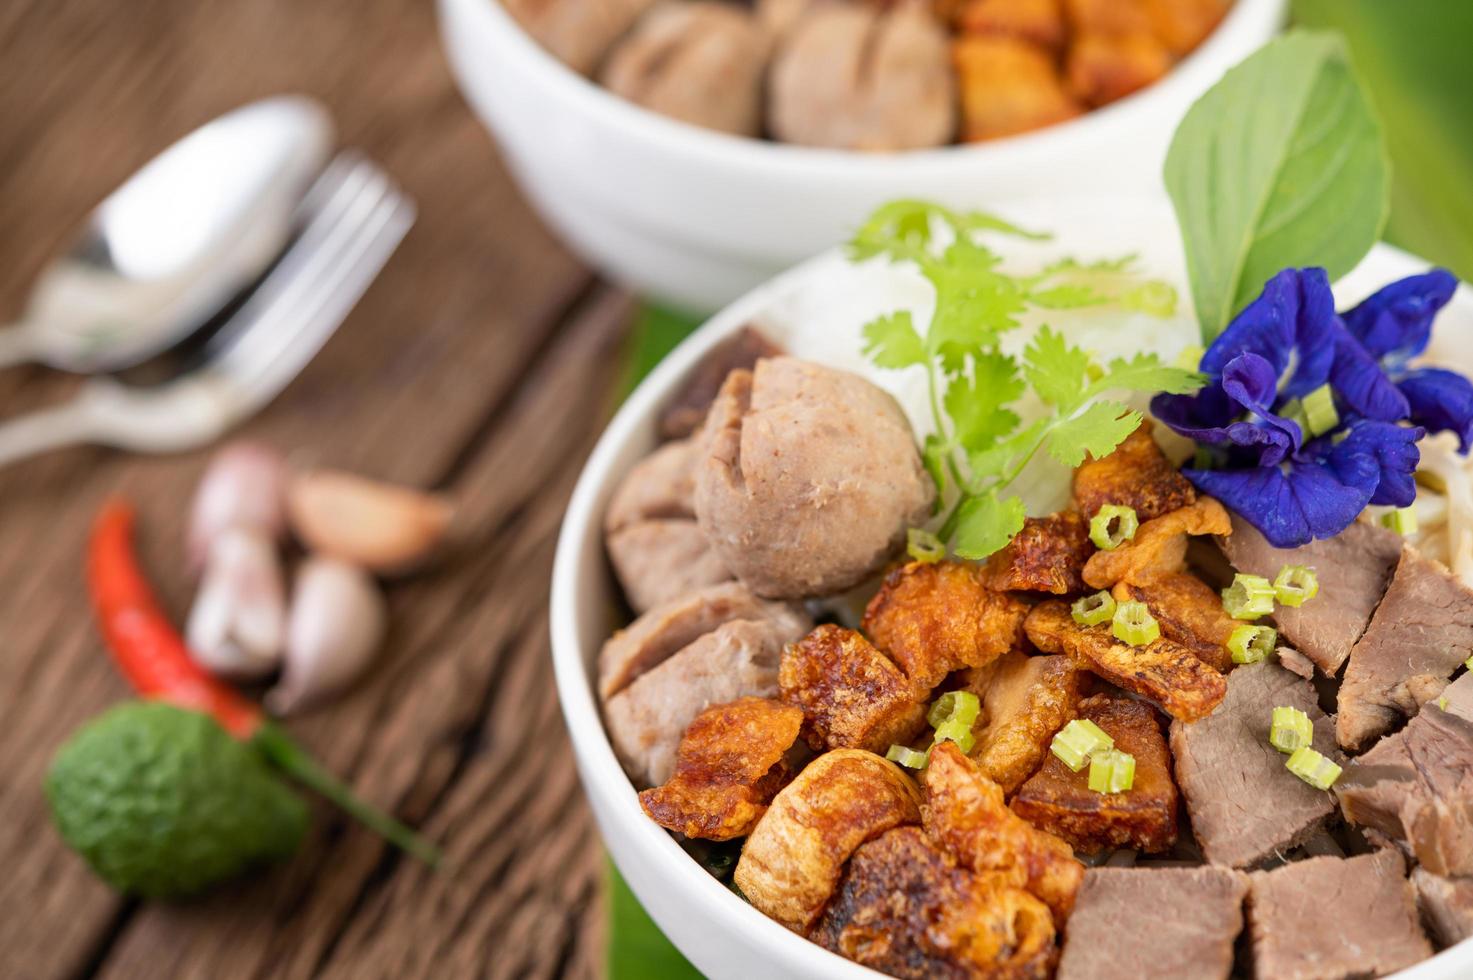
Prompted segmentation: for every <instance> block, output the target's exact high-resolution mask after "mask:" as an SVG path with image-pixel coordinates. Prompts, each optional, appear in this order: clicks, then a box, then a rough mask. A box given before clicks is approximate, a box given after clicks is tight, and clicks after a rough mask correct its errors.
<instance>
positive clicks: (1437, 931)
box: [1412, 868, 1473, 946]
mask: <svg viewBox="0 0 1473 980" xmlns="http://www.w3.org/2000/svg"><path fill="white" fill-rule="evenodd" d="M1412 887H1413V888H1415V889H1416V890H1417V904H1418V905H1420V906H1421V907H1422V918H1423V920H1424V921H1425V922H1426V923H1427V927H1428V928H1429V929H1431V930H1432V936H1433V938H1434V939H1436V940H1437V942H1438V944H1439V945H1441V946H1452V945H1454V944H1456V943H1460V942H1462V941H1463V940H1464V939H1467V938H1468V937H1469V936H1473V878H1444V877H1442V876H1441V875H1435V874H1433V873H1432V872H1430V871H1428V870H1427V869H1426V868H1417V869H1416V870H1415V871H1413V872H1412Z"/></svg>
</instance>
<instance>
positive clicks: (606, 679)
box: [598, 582, 813, 700]
mask: <svg viewBox="0 0 1473 980" xmlns="http://www.w3.org/2000/svg"><path fill="white" fill-rule="evenodd" d="M734 619H758V620H760V619H770V620H772V621H773V622H774V623H776V624H777V625H778V626H779V627H781V628H782V630H783V632H785V633H791V634H792V635H794V636H802V635H803V633H804V632H806V631H807V630H808V629H809V628H810V627H811V626H812V625H813V621H812V620H811V619H809V618H808V614H807V613H806V612H804V611H803V609H802V607H800V606H796V605H793V604H791V603H786V602H769V601H767V600H765V599H759V598H757V597H756V596H754V595H753V594H752V593H751V592H749V591H748V590H747V589H746V587H745V586H743V585H742V584H741V583H740V582H724V583H722V584H720V585H713V586H711V587H709V588H705V589H700V590H698V591H696V592H690V593H687V594H686V595H683V596H681V597H679V598H677V599H672V600H670V601H669V602H666V603H662V604H660V605H658V606H656V607H654V608H653V609H651V610H649V611H648V612H646V613H645V614H644V615H642V616H640V617H639V618H638V619H636V620H635V621H634V622H632V623H630V624H629V625H628V626H627V627H625V628H624V629H622V630H619V631H618V632H617V633H615V634H614V635H613V636H611V637H609V638H608V639H607V640H605V641H604V645H603V649H601V650H600V651H599V653H598V693H599V696H600V697H602V698H603V699H604V700H608V699H609V698H610V697H612V696H613V695H615V694H617V693H619V692H620V691H622V690H623V689H624V688H625V687H627V686H628V685H629V682H630V681H632V680H634V679H635V678H636V677H638V676H639V675H640V674H643V673H644V672H645V671H647V670H649V669H651V668H652V667H656V666H659V665H660V664H661V663H663V662H664V661H665V660H667V659H668V658H670V657H671V656H673V655H674V654H676V653H678V652H679V651H680V650H683V649H684V648H685V647H687V646H689V645H690V644H691V643H694V642H695V641H696V640H698V639H700V638H701V637H702V636H704V635H706V634H707V633H709V632H711V631H712V630H714V629H715V628H716V627H718V626H720V625H721V624H723V623H729V622H731V621H732V620H734Z"/></svg>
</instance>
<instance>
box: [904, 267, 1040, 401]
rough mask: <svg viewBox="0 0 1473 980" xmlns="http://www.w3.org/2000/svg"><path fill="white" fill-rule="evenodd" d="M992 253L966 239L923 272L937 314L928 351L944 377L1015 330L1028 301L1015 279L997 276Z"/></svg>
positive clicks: (1001, 274)
mask: <svg viewBox="0 0 1473 980" xmlns="http://www.w3.org/2000/svg"><path fill="white" fill-rule="evenodd" d="M1001 262H1002V260H1001V259H1000V258H999V257H998V255H997V253H996V252H993V251H992V250H991V249H989V248H987V247H986V246H985V245H979V244H977V243H976V242H973V241H971V240H970V239H966V238H959V239H957V240H956V241H954V242H952V243H951V245H949V246H948V247H947V249H946V251H945V252H944V253H942V255H941V257H940V258H939V259H937V260H936V261H935V262H934V263H932V264H931V265H930V267H929V268H925V269H923V270H922V271H923V272H924V273H925V275H926V278H927V279H929V280H930V281H931V285H932V286H933V287H934V288H935V290H936V312H935V313H934V314H933V315H932V317H931V327H930V329H929V330H927V331H926V346H927V347H928V349H929V350H930V351H931V353H932V354H934V355H936V356H938V357H940V358H941V359H942V364H943V366H944V367H945V369H946V371H947V372H948V373H952V374H954V373H956V372H958V371H960V370H961V368H962V365H963V364H964V362H965V360H966V358H967V357H969V356H970V357H975V356H977V355H979V354H981V353H982V352H984V351H986V350H987V349H989V348H991V347H993V346H995V345H996V344H997V339H998V335H999V334H1001V333H1004V332H1006V331H1008V330H1011V329H1013V328H1014V327H1016V326H1017V325H1018V316H1019V314H1021V313H1022V312H1023V310H1024V308H1025V307H1026V305H1027V303H1026V298H1025V296H1024V294H1023V291H1022V290H1021V289H1020V288H1019V286H1018V283H1017V280H1015V279H1013V278H1012V277H1011V276H1008V275H1005V274H1003V273H1001V272H999V271H998V266H999V265H1000V264H1001Z"/></svg>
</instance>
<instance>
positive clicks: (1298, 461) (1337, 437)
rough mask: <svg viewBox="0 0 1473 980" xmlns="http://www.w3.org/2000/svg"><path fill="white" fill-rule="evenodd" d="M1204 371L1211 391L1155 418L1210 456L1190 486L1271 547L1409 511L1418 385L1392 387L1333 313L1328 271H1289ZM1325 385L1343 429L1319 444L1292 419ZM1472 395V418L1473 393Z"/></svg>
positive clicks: (1168, 398)
mask: <svg viewBox="0 0 1473 980" xmlns="http://www.w3.org/2000/svg"><path fill="white" fill-rule="evenodd" d="M1387 306H1388V308H1390V307H1391V306H1392V304H1390V303H1388V304H1387ZM1403 309H1404V304H1403V305H1402V306H1396V307H1395V310H1396V311H1397V312H1398V313H1400V312H1402V311H1403ZM1363 322H1369V321H1363ZM1372 326H1375V325H1374V324H1373V325H1372ZM1375 328H1376V329H1377V330H1378V331H1379V332H1380V333H1381V334H1390V333H1391V332H1392V331H1391V330H1390V329H1389V328H1387V327H1385V326H1384V325H1381V326H1376V327H1375ZM1404 334H1405V331H1399V332H1397V336H1398V337H1402V336H1404ZM1424 346H1425V342H1424ZM1390 350H1391V348H1390V347H1388V348H1386V350H1385V351H1383V353H1389V352H1390ZM1201 370H1202V372H1203V373H1204V374H1206V375H1207V376H1208V383H1207V384H1206V385H1205V386H1204V387H1203V388H1202V389H1201V390H1200V391H1198V392H1197V393H1196V394H1193V395H1165V394H1163V395H1158V396H1156V398H1155V399H1153V400H1152V402H1151V410H1152V413H1153V414H1154V415H1155V416H1156V417H1157V418H1158V419H1160V420H1161V421H1162V422H1163V423H1165V424H1166V425H1167V426H1169V427H1170V428H1172V429H1173V430H1175V431H1177V432H1179V433H1181V434H1182V435H1185V436H1187V437H1189V438H1191V439H1194V440H1196V441H1197V442H1198V443H1199V444H1200V445H1202V446H1203V447H1205V448H1206V449H1207V456H1208V458H1209V459H1210V460H1211V461H1212V465H1211V467H1210V468H1209V467H1197V468H1192V469H1187V470H1184V471H1183V472H1184V473H1185V474H1186V476H1187V477H1188V478H1189V479H1190V480H1191V481H1192V482H1193V483H1194V484H1195V485H1196V486H1197V487H1198V488H1199V489H1200V490H1202V491H1203V492H1204V493H1207V494H1210V495H1212V496H1214V497H1217V498H1218V499H1220V500H1221V501H1222V502H1223V503H1224V504H1226V505H1227V506H1228V507H1230V508H1231V509H1232V510H1234V511H1237V512H1238V513H1239V514H1241V515H1242V516H1243V517H1244V518H1245V519H1246V520H1247V521H1248V522H1249V523H1251V524H1253V525H1254V526H1255V527H1257V528H1258V529H1259V530H1260V531H1261V532H1263V534H1264V536H1265V537H1266V538H1268V540H1269V541H1270V542H1272V543H1273V544H1274V545H1276V546H1278V547H1281V548H1289V547H1297V546H1299V545H1302V544H1306V543H1308V542H1309V541H1311V540H1313V539H1315V538H1324V537H1330V536H1332V535H1335V534H1338V533H1339V532H1340V531H1342V530H1344V529H1345V527H1346V526H1348V525H1349V524H1350V522H1351V521H1353V520H1355V518H1356V517H1357V515H1359V514H1360V512H1361V511H1362V510H1364V509H1365V507H1366V506H1367V505H1368V504H1371V503H1376V504H1391V505H1395V506H1407V505H1409V504H1410V503H1411V502H1412V499H1413V498H1414V497H1415V495H1416V487H1415V485H1414V483H1413V475H1414V473H1415V471H1416V467H1417V462H1418V461H1419V458H1420V454H1419V452H1418V450H1417V446H1416V443H1417V440H1418V439H1420V438H1421V437H1422V435H1423V434H1424V430H1423V429H1422V428H1420V427H1417V426H1412V427H1408V426H1405V425H1400V424H1398V423H1400V422H1401V421H1403V420H1405V419H1407V418H1408V416H1409V415H1410V414H1411V410H1412V409H1411V404H1410V396H1409V394H1408V391H1413V392H1415V389H1416V384H1417V382H1416V380H1415V379H1413V381H1412V385H1411V387H1410V388H1409V389H1403V388H1399V387H1398V386H1397V385H1396V384H1394V383H1393V382H1392V380H1391V378H1390V377H1388V376H1387V374H1386V372H1385V371H1384V370H1383V369H1382V366H1381V364H1380V363H1379V362H1378V359H1377V357H1376V356H1373V355H1372V353H1371V352H1370V351H1368V350H1367V349H1366V347H1365V346H1364V345H1363V344H1362V343H1361V342H1360V340H1359V338H1358V336H1357V334H1355V333H1354V332H1352V330H1351V328H1350V327H1348V326H1347V324H1346V323H1345V322H1344V321H1342V320H1341V318H1340V317H1339V316H1338V315H1336V313H1335V300H1334V296H1333V294H1332V293H1331V291H1330V282H1329V277H1328V276H1327V275H1326V273H1325V271H1324V270H1323V269H1286V270H1284V271H1283V272H1280V273H1279V274H1278V275H1276V276H1274V277H1273V278H1272V279H1270V280H1269V281H1268V283H1267V284H1265V286H1264V289H1263V293H1262V294H1261V295H1260V296H1259V297H1258V298H1257V299H1256V300H1254V301H1253V302H1252V303H1251V304H1249V305H1248V307H1247V308H1245V309H1244V310H1243V312H1242V313H1240V314H1239V315H1238V316H1237V317H1236V318H1234V320H1233V322H1232V323H1231V324H1229V325H1228V327H1227V329H1226V330H1224V331H1223V332H1222V334H1221V335H1220V336H1219V337H1218V338H1217V339H1216V340H1215V341H1214V342H1213V344H1212V346H1211V347H1210V348H1208V350H1207V351H1206V353H1205V354H1204V355H1203V357H1202V362H1201ZM1324 386H1328V387H1329V390H1330V392H1331V394H1332V397H1333V399H1334V403H1335V407H1336V413H1337V417H1338V420H1339V421H1338V422H1337V425H1336V428H1335V429H1334V430H1333V431H1331V432H1328V433H1322V434H1320V435H1319V437H1317V438H1316V437H1314V435H1313V434H1311V433H1308V432H1305V431H1303V430H1302V429H1301V427H1300V423H1299V422H1297V421H1295V420H1294V419H1292V418H1289V417H1288V414H1289V413H1288V411H1287V409H1288V406H1289V404H1290V403H1291V402H1295V401H1297V400H1299V399H1302V398H1304V397H1305V396H1307V395H1309V394H1310V393H1311V392H1314V391H1316V390H1317V389H1319V388H1321V387H1324ZM1468 394H1469V400H1468V405H1469V406H1470V409H1473V387H1470V390H1469V393H1468ZM1301 417H1302V416H1301Z"/></svg>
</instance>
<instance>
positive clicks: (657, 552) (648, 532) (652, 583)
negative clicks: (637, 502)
mask: <svg viewBox="0 0 1473 980" xmlns="http://www.w3.org/2000/svg"><path fill="white" fill-rule="evenodd" d="M608 549H609V561H610V562H611V563H612V564H613V566H614V574H615V575H616V576H617V577H618V579H619V584H620V585H622V586H623V587H624V597H625V598H626V599H627V600H629V607H630V608H631V609H633V610H634V611H635V612H637V613H643V612H647V611H649V610H650V609H653V608H654V607H655V606H658V605H660V604H661V603H664V602H669V601H670V600H672V599H678V598H680V597H681V596H683V595H685V594H687V593H689V592H694V591H696V590H697V589H704V588H705V587H706V586H708V585H719V584H720V583H722V582H729V581H731V577H732V576H731V572H730V571H728V570H727V568H726V566H725V565H724V564H722V562H721V559H720V558H718V557H717V556H716V552H714V551H712V550H711V545H710V542H708V541H707V540H706V536H705V535H704V534H702V533H701V529H700V527H699V526H698V525H697V524H696V522H695V521H688V520H685V519H684V518H668V519H659V520H649V521H639V522H638V523H635V524H630V525H628V526H627V527H623V528H620V529H619V530H617V531H615V532H614V533H613V534H610V535H609V537H608Z"/></svg>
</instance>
